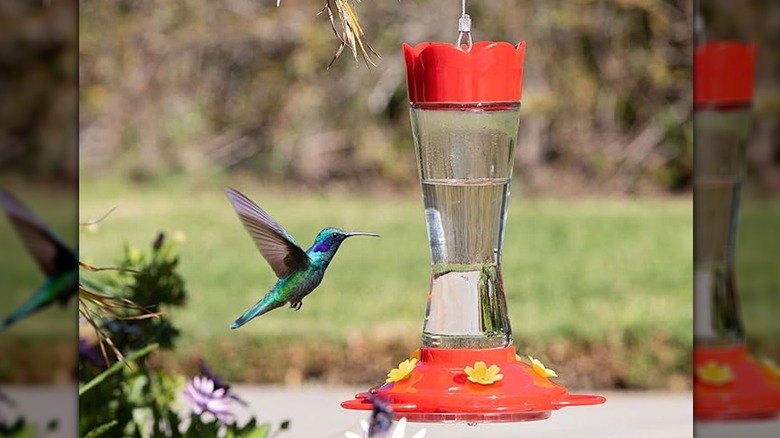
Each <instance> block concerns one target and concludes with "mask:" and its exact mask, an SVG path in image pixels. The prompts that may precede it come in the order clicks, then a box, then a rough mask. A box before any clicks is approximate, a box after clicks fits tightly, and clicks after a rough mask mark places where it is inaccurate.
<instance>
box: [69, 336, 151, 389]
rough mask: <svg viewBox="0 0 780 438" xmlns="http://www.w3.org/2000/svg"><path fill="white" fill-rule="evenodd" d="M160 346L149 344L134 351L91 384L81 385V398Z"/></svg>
mask: <svg viewBox="0 0 780 438" xmlns="http://www.w3.org/2000/svg"><path fill="white" fill-rule="evenodd" d="M158 346H159V345H158V344H149V345H147V346H146V347H144V348H142V349H140V350H137V351H134V352H132V353H130V354H128V355H127V357H126V358H125V360H124V361H119V362H116V363H114V364H113V365H111V367H110V368H109V369H107V370H105V371H103V372H102V373H100V374H98V375H97V376H95V378H94V379H92V380H90V381H89V382H87V383H85V384H83V385H81V387H80V388H79V397H81V396H82V395H83V394H84V393H86V392H87V391H89V390H90V389H92V388H94V387H95V386H97V385H99V384H100V382H102V381H103V380H105V379H106V378H107V377H109V376H110V375H112V374H114V373H116V372H117V371H119V370H120V369H122V366H123V365H126V364H128V363H131V362H133V361H135V360H137V359H139V358H141V357H143V356H146V355H147V354H149V353H151V352H152V351H154V350H155V349H157V347H158Z"/></svg>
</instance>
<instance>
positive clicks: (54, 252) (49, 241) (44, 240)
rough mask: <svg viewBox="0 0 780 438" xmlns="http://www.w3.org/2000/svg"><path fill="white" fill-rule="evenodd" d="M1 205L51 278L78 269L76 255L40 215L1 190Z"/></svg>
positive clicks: (39, 264) (33, 255)
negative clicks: (39, 217)
mask: <svg viewBox="0 0 780 438" xmlns="http://www.w3.org/2000/svg"><path fill="white" fill-rule="evenodd" d="M0 206H2V207H3V209H4V210H5V212H6V214H7V215H8V218H9V219H10V220H11V224H12V225H13V227H14V228H15V229H16V231H17V232H18V233H19V236H20V237H21V238H22V241H23V242H24V245H25V246H26V247H27V250H28V251H29V252H30V254H31V255H32V257H33V259H35V261H36V262H37V263H38V266H39V267H40V268H41V270H42V271H43V272H44V273H45V274H46V275H47V276H49V277H52V276H55V275H57V274H61V273H62V272H63V271H67V270H70V269H76V268H77V266H78V262H77V260H76V256H75V254H74V253H73V252H72V251H71V250H70V249H69V248H68V247H67V246H66V245H65V244H64V243H62V241H61V240H60V239H59V238H57V236H55V235H54V233H53V232H52V231H51V230H49V227H47V226H46V224H44V223H43V222H42V221H41V220H40V219H38V217H37V216H36V215H35V214H34V213H33V212H32V211H30V210H29V209H28V208H27V207H25V206H24V204H22V203H21V202H20V201H19V200H18V199H16V198H15V197H14V196H13V195H11V194H10V193H8V192H6V191H4V190H0Z"/></svg>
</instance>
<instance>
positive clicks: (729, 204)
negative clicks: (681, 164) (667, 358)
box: [693, 105, 750, 345]
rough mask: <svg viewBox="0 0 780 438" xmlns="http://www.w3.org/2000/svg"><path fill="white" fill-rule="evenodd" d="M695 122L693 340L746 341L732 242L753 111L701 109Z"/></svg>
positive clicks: (746, 108) (711, 342) (702, 342)
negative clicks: (744, 339)
mask: <svg viewBox="0 0 780 438" xmlns="http://www.w3.org/2000/svg"><path fill="white" fill-rule="evenodd" d="M694 122H695V123H694V125H695V126H694V130H695V132H694V135H695V137H696V142H697V146H698V147H697V150H696V153H695V154H694V198H693V199H694V257H693V259H694V306H695V309H694V314H695V316H696V317H695V318H694V340H695V341H696V343H697V345H731V344H734V343H736V342H742V341H743V337H744V333H743V327H742V321H741V317H740V312H739V308H738V302H739V300H738V294H737V290H736V281H735V279H734V242H735V240H736V232H737V223H738V218H739V200H740V193H741V189H742V180H743V179H744V168H745V153H746V151H747V145H748V140H749V137H750V132H749V129H750V108H749V106H748V105H743V106H741V107H735V106H732V107H726V108H711V109H699V110H697V111H696V112H695V115H694Z"/></svg>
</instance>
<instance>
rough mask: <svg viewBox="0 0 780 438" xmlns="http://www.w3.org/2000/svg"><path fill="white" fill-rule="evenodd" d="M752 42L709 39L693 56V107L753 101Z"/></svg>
mask: <svg viewBox="0 0 780 438" xmlns="http://www.w3.org/2000/svg"><path fill="white" fill-rule="evenodd" d="M756 50H757V46H756V44H755V43H750V44H743V43H740V42H737V41H717V40H716V41H710V42H708V43H706V44H702V45H699V46H697V47H696V49H695V50H694V56H693V65H694V70H693V102H694V105H695V106H696V107H713V106H714V107H724V106H726V107H728V106H745V105H748V104H750V102H751V101H752V100H753V89H754V85H755V80H756V78H755V76H756V74H755V73H756Z"/></svg>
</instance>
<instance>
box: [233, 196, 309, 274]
mask: <svg viewBox="0 0 780 438" xmlns="http://www.w3.org/2000/svg"><path fill="white" fill-rule="evenodd" d="M225 194H227V197H228V199H230V203H231V204H233V208H234V209H235V210H236V213H238V218H239V219H241V222H242V223H243V224H244V228H246V230H247V231H248V232H249V235H250V236H251V237H252V240H254V242H255V246H257V249H258V250H259V251H260V254H262V255H263V257H264V258H265V259H266V261H268V264H269V265H271V269H273V270H274V273H276V276H277V277H279V278H285V277H287V276H289V275H290V274H291V273H293V272H295V271H298V270H301V269H306V267H308V266H309V256H308V255H306V251H304V250H303V249H301V247H300V246H298V244H297V243H295V240H294V239H293V238H292V236H290V234H289V233H288V232H287V231H285V229H284V228H282V226H281V225H279V224H278V223H277V222H276V221H275V220H273V219H272V218H271V216H269V215H268V213H266V212H265V211H263V209H261V208H260V207H258V206H257V204H255V203H254V202H252V200H250V199H249V198H247V197H246V196H244V195H243V194H242V193H241V192H239V191H238V190H235V189H231V188H229V187H228V188H226V189H225Z"/></svg>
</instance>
